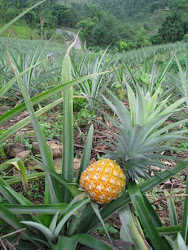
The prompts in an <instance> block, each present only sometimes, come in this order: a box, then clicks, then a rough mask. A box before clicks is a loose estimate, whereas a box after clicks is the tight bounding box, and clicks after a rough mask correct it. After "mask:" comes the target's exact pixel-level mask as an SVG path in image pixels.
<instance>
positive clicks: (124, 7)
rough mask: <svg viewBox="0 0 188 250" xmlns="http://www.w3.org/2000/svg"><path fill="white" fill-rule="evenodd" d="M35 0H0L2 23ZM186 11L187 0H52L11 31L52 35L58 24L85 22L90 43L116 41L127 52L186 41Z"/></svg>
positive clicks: (74, 25) (97, 45)
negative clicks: (154, 45) (153, 45)
mask: <svg viewBox="0 0 188 250" xmlns="http://www.w3.org/2000/svg"><path fill="white" fill-rule="evenodd" d="M33 3H35V1H34V0H32V1H26V2H25V1H21V0H17V1H12V0H8V1H4V0H1V3H0V14H1V15H0V16H1V19H0V23H1V25H3V24H4V23H6V22H8V21H10V20H11V19H12V18H14V17H15V16H16V15H17V14H19V13H20V12H21V11H22V10H24V9H25V8H26V7H29V6H31V5H32V4H33ZM187 13H188V9H187V1H186V0H166V1H155V0H152V1H149V2H148V1H146V0H142V1H141V0H140V1H139V2H138V1H135V0H134V1H132V0H131V1H119V0H116V1H106V0H93V1H71V2H70V1H56V0H48V1H46V3H45V4H44V5H43V8H41V7H40V6H39V7H37V8H35V9H33V10H32V11H31V12H29V13H27V14H26V15H25V16H24V19H23V20H22V22H21V21H20V29H21V30H18V29H19V28H18V27H17V26H16V27H15V28H14V27H13V26H12V28H11V29H12V34H11V36H12V37H14V36H17V34H18V33H19V32H20V31H21V32H22V36H21V38H30V39H36V38H38V36H41V38H43V39H50V38H51V37H52V36H54V34H55V30H54V29H55V28H57V27H64V28H74V29H79V28H82V30H81V33H80V35H81V37H82V38H83V40H86V42H87V47H88V48H89V49H91V50H94V51H99V50H100V49H101V48H105V47H107V46H108V45H109V44H111V46H112V47H113V48H114V49H115V50H116V51H120V52H123V51H127V50H131V49H134V48H140V47H146V46H149V45H152V44H162V43H169V42H176V41H181V40H184V41H186V35H187V32H188V21H187V20H188V14H187ZM26 26H27V27H26ZM4 35H5V36H6V35H8V34H4Z"/></svg>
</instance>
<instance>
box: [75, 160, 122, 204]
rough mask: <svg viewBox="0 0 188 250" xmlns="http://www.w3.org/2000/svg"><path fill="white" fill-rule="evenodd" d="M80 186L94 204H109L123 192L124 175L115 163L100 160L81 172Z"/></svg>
mask: <svg viewBox="0 0 188 250" xmlns="http://www.w3.org/2000/svg"><path fill="white" fill-rule="evenodd" d="M80 186H81V188H83V189H84V190H86V191H87V192H88V193H89V195H90V196H91V198H92V199H93V200H94V201H95V202H97V203H99V204H104V203H109V202H110V201H112V200H113V199H115V198H116V197H117V196H118V194H119V193H120V192H121V191H122V190H123V187H124V186H125V175H124V173H123V170H122V169H121V168H120V167H119V166H118V164H117V163H116V162H115V161H113V160H110V159H102V160H99V161H96V162H95V163H93V164H91V165H90V166H89V167H88V168H87V169H86V170H85V171H83V173H82V175H81V177H80Z"/></svg>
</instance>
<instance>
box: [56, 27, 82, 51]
mask: <svg viewBox="0 0 188 250" xmlns="http://www.w3.org/2000/svg"><path fill="white" fill-rule="evenodd" d="M65 31H66V32H67V33H68V34H69V35H70V36H71V35H72V36H73V38H74V39H75V38H76V34H75V33H74V32H72V31H69V30H65ZM56 32H57V34H59V35H62V30H61V29H56ZM66 44H67V45H69V44H70V42H68V41H67V42H66ZM74 48H75V49H82V43H81V40H80V38H79V37H78V38H77V40H76V43H75V45H74Z"/></svg>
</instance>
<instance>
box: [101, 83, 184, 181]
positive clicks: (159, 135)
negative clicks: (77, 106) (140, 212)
mask: <svg viewBox="0 0 188 250" xmlns="http://www.w3.org/2000/svg"><path fill="white" fill-rule="evenodd" d="M106 91H107V93H108V94H109V96H110V98H111V100H112V102H111V101H109V100H108V99H107V98H106V97H105V96H103V99H104V101H105V102H106V104H107V105H108V106H109V107H110V108H111V109H112V111H113V112H114V113H115V115H116V116H117V118H118V119H117V120H115V119H113V118H112V117H110V115H108V114H107V113H106V112H105V111H103V110H100V111H101V113H102V114H103V115H104V116H105V117H106V118H107V119H108V120H109V121H110V122H111V123H112V124H113V126H114V127H115V129H116V130H117V132H113V131H112V130H111V129H110V128H109V127H108V126H107V125H106V124H105V123H103V122H101V121H97V122H98V123H100V124H101V125H103V126H104V127H105V128H106V129H108V130H109V131H110V133H111V134H112V136H113V137H114V138H115V140H114V138H112V137H110V136H108V135H106V136H107V138H108V139H109V142H104V143H106V144H107V145H108V146H110V147H111V148H112V149H113V151H109V150H104V152H105V154H106V156H105V157H107V158H110V159H112V160H115V161H116V162H117V163H118V164H119V165H120V166H121V167H122V168H123V169H124V171H125V173H126V175H127V177H128V178H132V179H137V180H140V179H139V177H141V178H146V177H149V176H150V173H151V172H154V173H155V174H157V171H155V170H153V169H151V166H155V167H159V168H163V169H166V167H165V166H164V164H163V163H162V162H161V161H160V160H161V159H167V160H172V159H174V158H173V157H171V156H166V155H164V154H162V152H163V151H165V150H173V151H174V150H176V148H175V147H173V146H171V144H172V142H174V141H175V140H179V139H185V138H186V137H185V134H187V133H188V130H186V129H185V130H179V129H177V130H176V131H172V130H171V129H174V128H175V127H178V126H180V125H182V124H184V123H187V122H188V119H185V120H181V121H177V122H175V123H170V124H168V125H165V124H164V123H165V122H166V121H167V119H168V118H169V117H170V116H171V115H172V114H173V113H174V112H176V111H177V110H178V107H179V106H180V105H182V104H183V103H184V102H185V98H182V99H180V100H177V101H176V102H174V103H173V104H171V105H169V106H168V100H169V97H167V98H166V99H164V100H162V101H161V102H159V98H158V97H159V94H160V93H161V88H160V87H159V88H158V89H157V90H156V91H155V93H154V94H153V95H152V96H150V95H148V94H147V95H146V96H144V93H143V91H142V89H141V88H140V87H139V86H138V85H137V86H136V94H135V93H134V92H133V90H132V88H131V87H130V86H129V85H127V93H128V102H129V109H128V108H126V107H125V105H124V104H123V103H122V102H121V101H119V100H118V99H117V97H116V96H115V95H114V94H113V93H112V92H111V91H110V90H108V89H106ZM102 134H103V135H104V133H102Z"/></svg>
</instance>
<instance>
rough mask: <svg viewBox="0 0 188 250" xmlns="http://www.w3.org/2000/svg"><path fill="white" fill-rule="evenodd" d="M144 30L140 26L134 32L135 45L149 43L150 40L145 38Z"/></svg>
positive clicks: (139, 45) (142, 45)
mask: <svg viewBox="0 0 188 250" xmlns="http://www.w3.org/2000/svg"><path fill="white" fill-rule="evenodd" d="M146 35H147V32H146V30H145V29H144V28H143V27H141V28H140V30H139V31H137V32H136V34H135V42H136V46H137V47H139V48H140V47H145V46H149V45H151V42H150V41H149V40H148V39H147V36H146Z"/></svg>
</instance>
